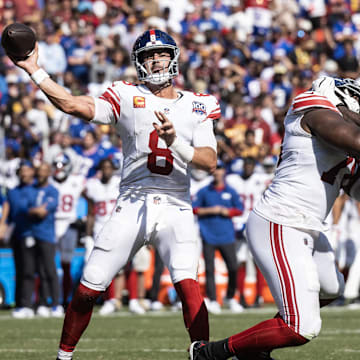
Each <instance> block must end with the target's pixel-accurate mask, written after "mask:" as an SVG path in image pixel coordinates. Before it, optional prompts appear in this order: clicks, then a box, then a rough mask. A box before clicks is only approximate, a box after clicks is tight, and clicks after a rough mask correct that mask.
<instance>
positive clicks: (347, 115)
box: [337, 105, 360, 126]
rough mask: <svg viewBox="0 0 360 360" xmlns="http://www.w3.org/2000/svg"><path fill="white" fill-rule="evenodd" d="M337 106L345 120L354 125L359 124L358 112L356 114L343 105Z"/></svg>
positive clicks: (359, 116)
mask: <svg viewBox="0 0 360 360" xmlns="http://www.w3.org/2000/svg"><path fill="white" fill-rule="evenodd" d="M337 108H338V109H339V110H340V111H341V113H342V114H343V116H344V119H345V120H346V121H349V122H352V123H354V124H355V125H358V126H360V114H357V113H356V112H354V111H351V110H349V109H348V108H347V107H346V106H344V105H340V106H338V107H337Z"/></svg>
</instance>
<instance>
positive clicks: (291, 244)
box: [247, 212, 344, 339]
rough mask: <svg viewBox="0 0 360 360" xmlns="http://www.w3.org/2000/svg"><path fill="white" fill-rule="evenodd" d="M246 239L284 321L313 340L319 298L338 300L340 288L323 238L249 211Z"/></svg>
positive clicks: (318, 326)
mask: <svg viewBox="0 0 360 360" xmlns="http://www.w3.org/2000/svg"><path fill="white" fill-rule="evenodd" d="M247 238H248V244H249V248H250V251H251V252H252V254H253V256H254V259H255V262H256V263H257V265H258V266H259V268H260V269H261V271H262V273H263V275H264V277H265V279H266V281H267V283H268V285H269V288H270V290H271V293H272V295H273V297H274V300H275V302H276V305H277V307H278V308H279V311H280V314H281V316H282V318H283V319H284V321H285V322H286V323H287V324H288V325H289V327H290V328H291V329H293V330H294V331H295V332H297V333H299V334H300V335H302V336H304V337H305V338H307V339H312V338H313V337H315V336H317V335H318V334H319V332H320V329H321V319H320V304H319V298H322V299H332V298H336V297H338V296H339V295H340V294H341V293H342V291H343V288H344V279H343V276H342V274H341V273H340V272H339V271H338V269H337V267H336V265H335V256H334V252H333V250H332V248H331V246H330V244H329V241H328V239H327V237H326V236H325V235H324V234H323V233H320V232H317V231H307V230H300V229H295V228H292V227H288V226H283V225H279V224H275V223H273V222H271V221H268V220H266V219H264V218H262V217H260V216H259V215H257V214H255V213H254V212H252V213H251V214H250V217H249V220H248V223H247Z"/></svg>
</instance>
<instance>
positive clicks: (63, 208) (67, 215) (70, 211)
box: [50, 175, 86, 239]
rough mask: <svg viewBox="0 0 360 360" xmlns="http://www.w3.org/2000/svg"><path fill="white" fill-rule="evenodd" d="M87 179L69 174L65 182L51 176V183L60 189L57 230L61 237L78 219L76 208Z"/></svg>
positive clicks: (56, 218)
mask: <svg viewBox="0 0 360 360" xmlns="http://www.w3.org/2000/svg"><path fill="white" fill-rule="evenodd" d="M85 182H86V179H85V177H84V176H81V175H69V176H68V177H67V179H66V180H65V181H63V182H58V181H56V180H55V179H54V178H50V183H51V185H53V186H54V187H55V188H56V189H57V190H58V191H59V204H58V207H57V209H56V212H55V232H56V238H57V239H59V238H60V237H61V236H63V235H64V233H65V232H66V230H67V228H68V227H69V225H70V224H71V223H73V222H75V221H76V217H77V214H76V210H77V205H78V202H79V198H80V196H81V193H82V192H83V190H84V187H85Z"/></svg>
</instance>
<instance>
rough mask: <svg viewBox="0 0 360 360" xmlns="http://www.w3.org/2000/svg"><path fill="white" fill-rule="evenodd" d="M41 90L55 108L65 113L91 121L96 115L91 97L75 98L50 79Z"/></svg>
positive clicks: (44, 82) (42, 84) (41, 86)
mask: <svg viewBox="0 0 360 360" xmlns="http://www.w3.org/2000/svg"><path fill="white" fill-rule="evenodd" d="M39 87H40V89H41V90H42V91H43V92H44V94H45V95H46V96H47V97H48V98H49V100H50V101H51V102H52V104H53V105H54V106H56V107H57V108H58V109H60V110H61V111H63V112H64V113H67V114H70V115H74V116H77V117H80V118H82V119H84V120H88V121H89V120H91V119H93V117H94V114H95V104H94V99H93V98H92V97H91V96H73V95H71V94H70V93H68V92H67V91H66V89H65V88H64V87H62V86H60V85H59V84H57V83H56V82H55V81H53V80H51V79H50V78H48V79H45V80H44V81H42V83H41V84H40V86H39Z"/></svg>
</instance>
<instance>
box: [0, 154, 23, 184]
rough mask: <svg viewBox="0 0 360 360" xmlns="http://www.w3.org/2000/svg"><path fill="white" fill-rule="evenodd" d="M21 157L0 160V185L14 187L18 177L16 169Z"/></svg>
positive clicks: (17, 182)
mask: <svg viewBox="0 0 360 360" xmlns="http://www.w3.org/2000/svg"><path fill="white" fill-rule="evenodd" d="M20 162H21V159H20V158H15V159H11V160H1V161H0V185H1V186H4V187H5V188H6V189H9V190H11V189H14V188H15V187H16V186H18V185H19V177H18V175H17V170H18V169H19V165H20Z"/></svg>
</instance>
